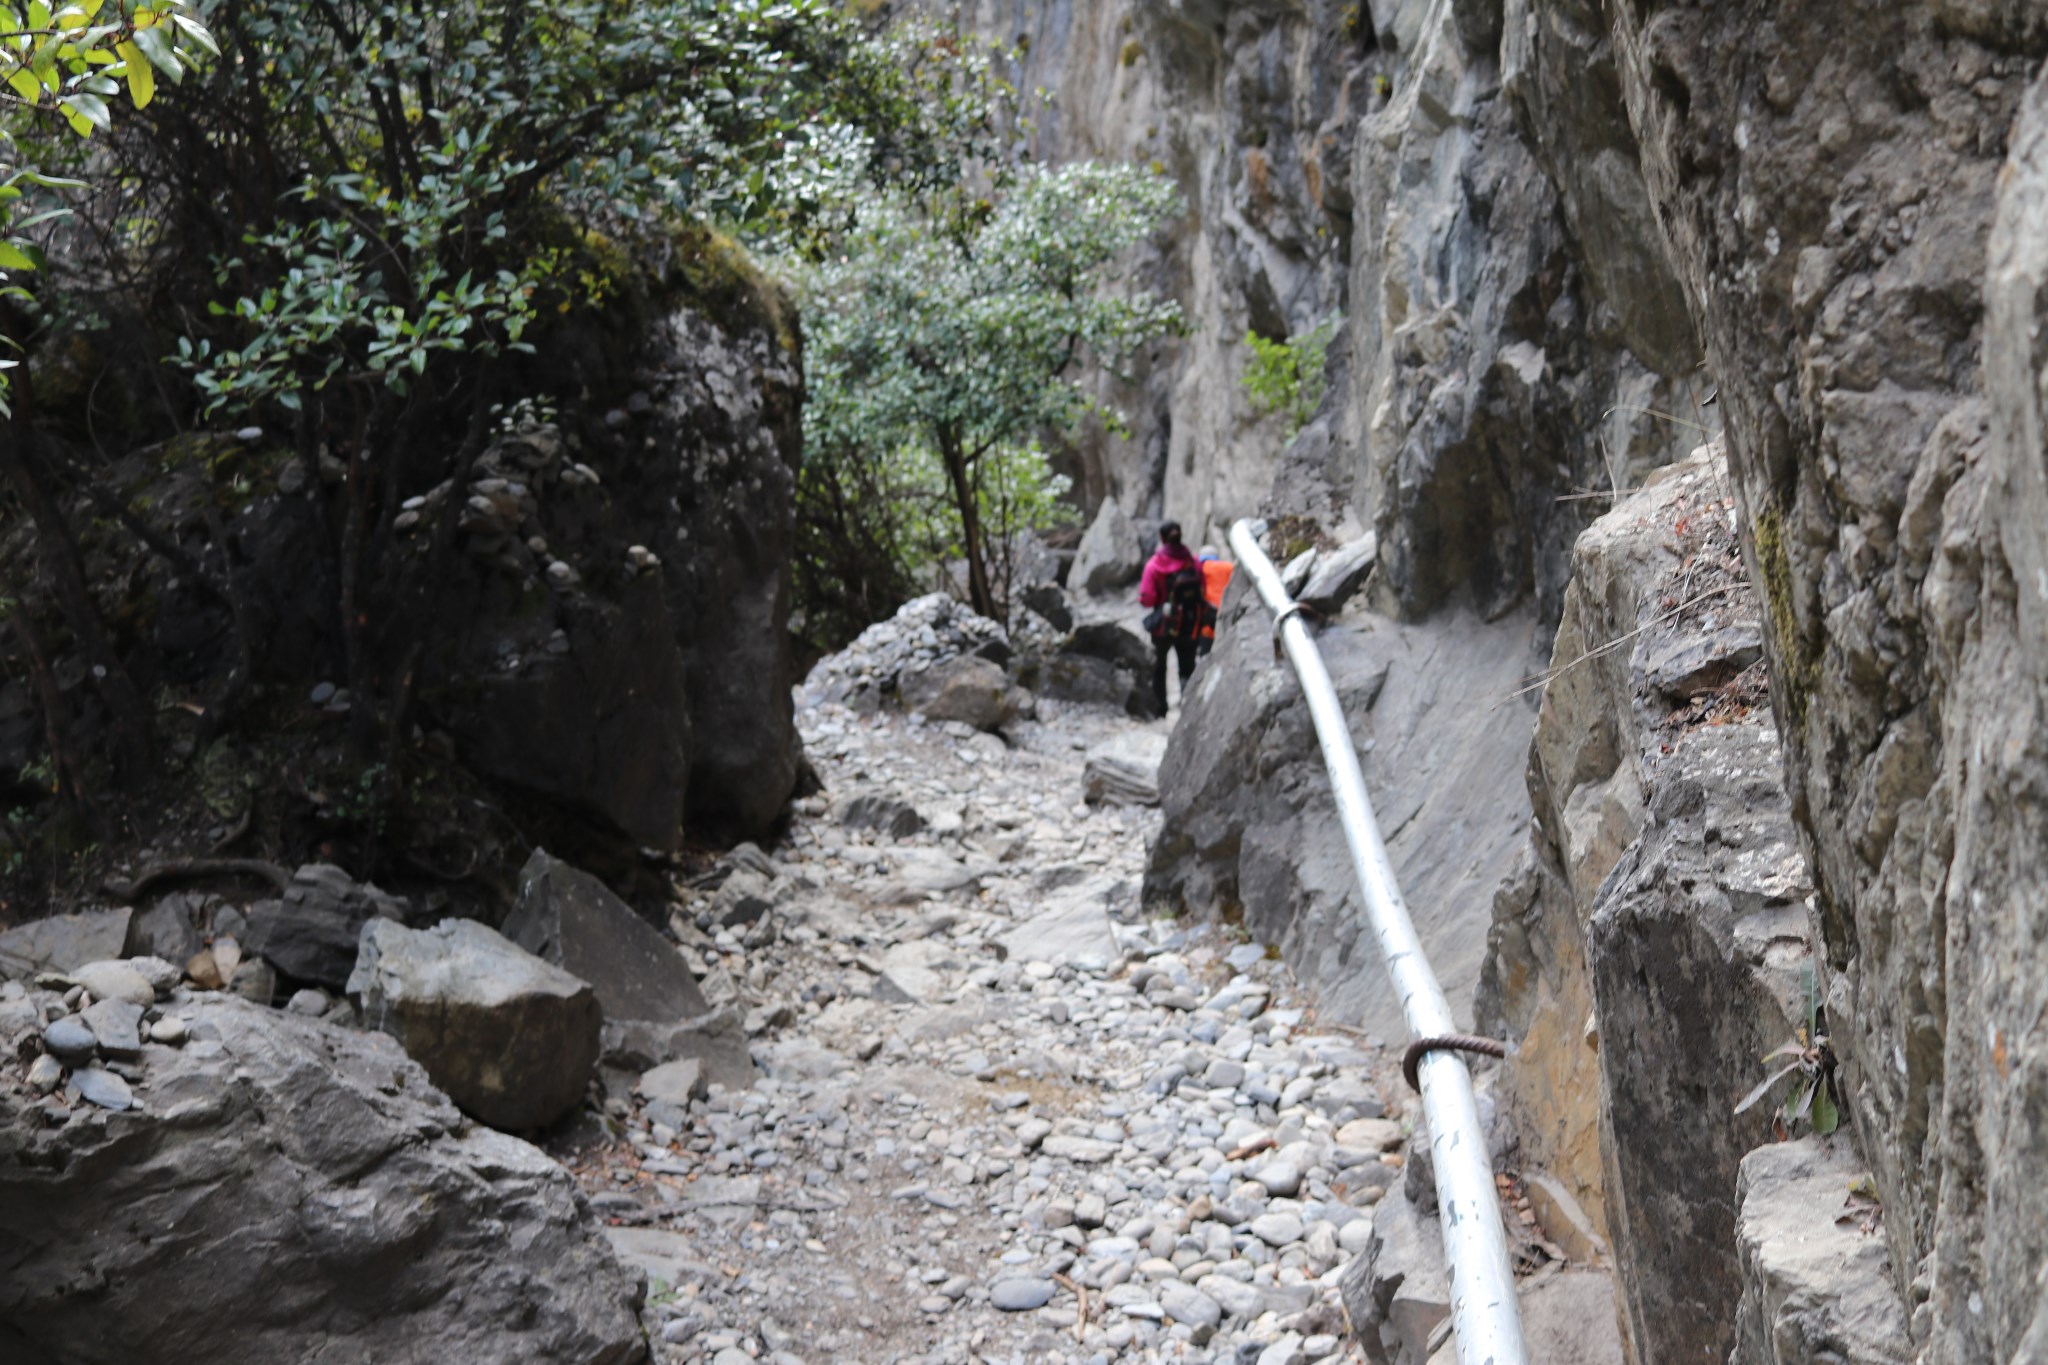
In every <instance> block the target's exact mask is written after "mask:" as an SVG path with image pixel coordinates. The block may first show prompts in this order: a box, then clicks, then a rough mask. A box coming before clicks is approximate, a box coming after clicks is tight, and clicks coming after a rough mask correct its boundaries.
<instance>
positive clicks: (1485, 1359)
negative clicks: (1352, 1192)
mask: <svg viewBox="0 0 2048 1365" xmlns="http://www.w3.org/2000/svg"><path fill="white" fill-rule="evenodd" d="M1264 529H1265V527H1264V523H1254V522H1250V521H1240V522H1238V523H1236V524H1235V525H1234V526H1232V527H1231V528H1230V545H1231V548H1232V549H1233V550H1235V551H1236V552H1237V566H1238V570H1239V572H1241V573H1245V574H1248V575H1250V577H1251V581H1252V585H1253V586H1254V587H1256V588H1257V589H1258V592H1259V596H1260V597H1261V598H1262V599H1263V600H1264V601H1265V603H1266V605H1267V607H1269V608H1271V609H1272V611H1273V612H1274V614H1275V616H1276V617H1278V619H1279V622H1280V626H1279V630H1280V643H1281V645H1282V647H1283V648H1285V649H1286V651H1287V657H1288V660H1289V661H1290V662H1292V663H1293V665H1294V672H1295V675H1296V676H1297V677H1298V678H1299V679H1300V680H1301V691H1302V695H1303V696H1304V697H1305V698H1307V700H1308V710H1309V715H1310V717H1311V718H1312V719H1313V720H1314V721H1315V727H1316V739H1317V740H1318V741H1319V742H1320V743H1321V745H1322V750H1323V762H1324V764H1325V766H1327V767H1328V768H1329V771H1330V786H1331V789H1332V790H1333V791H1334V792H1335V794H1336V798H1337V818H1338V820H1339V821H1340V822H1341V823H1342V824H1343V826H1344V841H1345V842H1346V843H1347V844H1349V845H1350V848H1351V864H1352V867H1353V869H1354V870H1355V871H1356V872H1357V874H1358V886H1359V889H1360V890H1361V891H1362V892H1363V893H1364V895H1365V909H1366V914H1367V915H1368V917H1370V919H1371V920H1372V928H1373V933H1374V934H1375V935H1377V936H1378V938H1379V942H1380V956H1381V958H1383V959H1384V960H1385V962H1386V964H1387V974H1388V975H1389V976H1391V977H1392V978H1393V981H1394V990H1395V992H1396V993H1397V994H1398V995H1399V996H1400V997H1401V1011H1402V1013H1403V1014H1404V1015H1405V1016H1406V1017H1407V1021H1408V1029H1409V1032H1410V1034H1411V1035H1412V1036H1413V1037H1416V1038H1431V1037H1436V1036H1438V1035H1441V1034H1446V1033H1455V1032H1457V1031H1458V1027H1457V1024H1456V1022H1455V1021H1454V1020H1453V1019H1452V1018H1451V1006H1450V1002H1449V1001H1447V1000H1445V999H1444V993H1443V990H1442V988H1441V987H1439V986H1438V985H1437V983H1436V974H1435V973H1434V972H1432V971H1431V970H1430V967H1429V959H1428V958H1427V957H1425V956H1423V952H1422V942H1421V940H1420V939H1418V938H1417V937H1416V936H1415V924H1414V922H1413V921H1412V920H1410V919H1409V917H1408V907H1407V905H1406V904H1405V903H1404V902H1403V901H1402V899H1401V888H1400V886H1399V885H1398V884H1396V882H1395V880H1394V866H1393V864H1392V863H1391V862H1390V861H1388V859H1387V846H1386V843H1385V842H1384V841H1383V840H1382V839H1381V838H1380V828H1379V822H1378V821H1377V820H1375V819H1374V818H1373V813H1372V799H1371V798H1370V797H1368V796H1367V795H1366V791H1365V774H1364V773H1363V772H1361V771H1360V770H1359V766H1358V753H1357V751H1356V750H1355V749H1354V748H1353V747H1352V744H1351V729H1350V727H1349V726H1348V725H1346V724H1345V721H1344V709H1343V707H1342V706H1340V705H1339V704H1338V702H1337V689H1336V688H1335V687H1334V686H1332V685H1331V683H1330V674H1329V672H1328V670H1326V669H1325V668H1324V667H1323V659H1322V655H1321V654H1320V653H1318V652H1317V650H1316V644H1315V639H1314V637H1312V636H1311V635H1310V634H1309V631H1308V626H1307V624H1306V623H1305V622H1303V621H1302V619H1301V613H1300V612H1290V611H1288V610H1287V609H1288V608H1289V607H1291V606H1293V605H1294V604H1293V602H1292V601H1291V600H1290V599H1289V597H1288V595H1287V589H1286V587H1285V586H1284V585H1283V584H1282V583H1281V581H1280V574H1279V571H1278V570H1276V569H1275V568H1274V567H1273V562H1272V561H1271V560H1270V559H1268V558H1266V554H1265V551H1263V550H1261V549H1260V548H1259V542H1258V535H1259V533H1260V532H1261V531H1263V530H1264ZM1420 1079H1421V1082H1422V1112H1423V1116H1424V1118H1425V1120H1426V1121H1427V1123H1428V1125H1429V1139H1430V1156H1431V1159H1432V1160H1433V1162H1434V1164H1435V1170H1436V1191H1437V1205H1438V1208H1439V1210H1440V1211H1441V1220H1442V1224H1443V1233H1444V1261H1445V1264H1446V1265H1448V1266H1449V1267H1450V1281H1451V1330H1452V1331H1453V1332H1454V1333H1455V1334H1456V1337H1457V1342H1458V1359H1459V1361H1460V1362H1461V1365H1527V1361H1528V1354H1527V1351H1526V1348H1525V1347H1524V1346H1523V1343H1522V1315H1521V1310H1520V1307H1519V1305H1518V1304H1517V1302H1516V1299H1515V1273H1514V1267H1513V1265H1512V1264H1511V1263H1510V1262H1509V1260H1508V1243H1507V1233H1506V1230H1505V1225H1504V1224H1503V1223H1502V1221H1501V1209H1500V1196H1499V1193H1498V1191H1496V1189H1495V1188H1494V1184H1493V1162H1492V1159H1491V1157H1490V1156H1489V1155H1488V1153H1487V1150H1486V1133H1485V1130H1484V1129H1482V1128H1481V1127H1480V1124H1479V1106H1478V1104H1477V1102H1476V1101H1475V1100H1474V1099H1473V1095H1472V1073H1471V1072H1469V1071H1467V1070H1466V1069H1465V1063H1464V1062H1463V1061H1462V1060H1460V1059H1459V1058H1458V1057H1457V1056H1456V1055H1455V1054H1453V1053H1449V1052H1431V1053H1428V1054H1426V1055H1424V1057H1423V1058H1422V1064H1421V1068H1420Z"/></svg>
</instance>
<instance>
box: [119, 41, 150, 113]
mask: <svg viewBox="0 0 2048 1365" xmlns="http://www.w3.org/2000/svg"><path fill="white" fill-rule="evenodd" d="M114 51H116V52H118V53H120V54H121V60H122V61H123V62H125V63H127V74H128V98H129V99H132V100H134V101H135V107H136V108H137V109H147V108H148V107H149V102H150V101H151V100H153V99H155V98H156V72H154V71H152V70H150V67H149V61H148V59H147V58H145V57H144V56H143V55H142V49H141V48H139V47H137V46H136V45H135V44H133V43H116V44H115V45H114Z"/></svg>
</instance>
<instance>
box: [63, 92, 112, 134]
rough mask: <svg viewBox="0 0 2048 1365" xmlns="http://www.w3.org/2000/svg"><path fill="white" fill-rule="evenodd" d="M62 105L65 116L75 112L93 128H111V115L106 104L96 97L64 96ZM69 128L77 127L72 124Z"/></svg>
mask: <svg viewBox="0 0 2048 1365" xmlns="http://www.w3.org/2000/svg"><path fill="white" fill-rule="evenodd" d="M63 105H64V111H65V113H66V115H67V116H68V115H69V114H70V113H71V112H72V111H73V110H76V111H77V112H78V113H79V114H80V115H81V116H82V117H83V118H84V119H85V120H86V121H87V122H88V123H90V124H91V125H92V126H93V127H95V128H109V127H112V126H113V122H114V118H113V115H112V114H110V113H108V112H107V102H106V101H105V100H103V99H101V98H100V97H99V96H98V95H87V94H77V95H66V96H65V97H64V100H63ZM71 126H72V127H74V128H76V127H77V126H78V125H77V124H76V123H73V124H72V125H71Z"/></svg>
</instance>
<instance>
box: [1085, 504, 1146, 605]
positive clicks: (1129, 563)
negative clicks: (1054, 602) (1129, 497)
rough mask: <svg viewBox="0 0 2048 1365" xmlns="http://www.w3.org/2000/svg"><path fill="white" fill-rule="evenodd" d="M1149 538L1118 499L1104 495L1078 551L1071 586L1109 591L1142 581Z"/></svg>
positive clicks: (1093, 591) (1101, 591)
mask: <svg viewBox="0 0 2048 1365" xmlns="http://www.w3.org/2000/svg"><path fill="white" fill-rule="evenodd" d="M1145 554H1146V549H1145V541H1144V539H1143V537H1141V536H1140V535H1139V534H1138V528H1137V527H1135V526H1133V525H1132V524H1131V519H1130V518H1129V517H1127V516H1125V515H1124V509H1123V508H1122V507H1121V506H1119V505H1118V504H1117V500H1116V499H1115V498H1104V499H1103V500H1102V507H1101V508H1100V509H1099V510H1098V511H1097V512H1096V513H1095V520H1094V521H1092V522H1090V523H1089V524H1088V531H1087V534H1085V535H1083V536H1082V537H1081V547H1080V548H1079V549H1078V550H1076V551H1075V552H1074V565H1073V567H1072V568H1071V569H1069V570H1068V571H1067V587H1068V588H1070V589H1072V590H1073V591H1075V592H1084V593H1091V594H1093V593H1106V592H1115V591H1116V590H1117V589H1118V588H1124V587H1129V586H1130V585H1131V584H1133V583H1135V582H1137V581H1138V575H1139V573H1140V572H1142V571H1143V569H1144V567H1145Z"/></svg>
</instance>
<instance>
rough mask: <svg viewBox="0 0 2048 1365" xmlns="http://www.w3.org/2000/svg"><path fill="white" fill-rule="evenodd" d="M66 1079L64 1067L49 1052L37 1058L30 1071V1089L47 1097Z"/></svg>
mask: <svg viewBox="0 0 2048 1365" xmlns="http://www.w3.org/2000/svg"><path fill="white" fill-rule="evenodd" d="M63 1079H64V1065H63V1063H61V1062H59V1061H58V1060H57V1059H56V1058H55V1057H52V1056H50V1055H49V1054H48V1053H47V1052H46V1053H44V1054H43V1055H42V1056H40V1057H38V1058H36V1060H35V1062H34V1064H33V1065H31V1066H30V1067H29V1069H28V1088H29V1089H31V1090H33V1091H35V1092H36V1093H37V1094H38V1095H47V1094H49V1093H50V1092H51V1091H52V1090H55V1089H56V1088H57V1083H58V1082H59V1081H61V1080H63Z"/></svg>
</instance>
